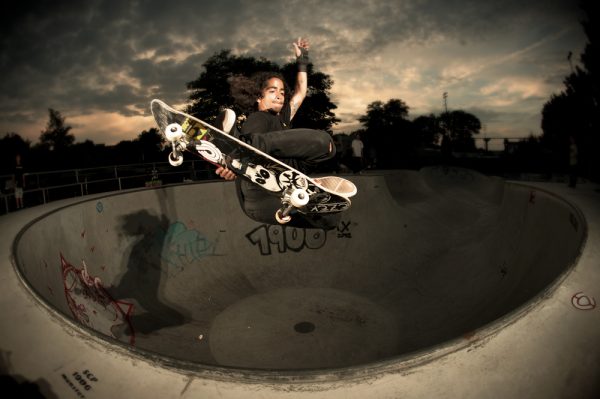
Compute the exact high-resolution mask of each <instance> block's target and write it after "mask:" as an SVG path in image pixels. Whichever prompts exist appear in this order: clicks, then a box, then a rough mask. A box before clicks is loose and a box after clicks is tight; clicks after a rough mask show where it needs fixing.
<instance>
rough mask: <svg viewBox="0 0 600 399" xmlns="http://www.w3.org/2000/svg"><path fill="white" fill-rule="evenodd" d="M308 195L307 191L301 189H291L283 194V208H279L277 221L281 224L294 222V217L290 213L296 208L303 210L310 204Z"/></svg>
mask: <svg viewBox="0 0 600 399" xmlns="http://www.w3.org/2000/svg"><path fill="white" fill-rule="evenodd" d="M308 200H309V198H308V193H307V192H306V190H302V189H300V188H290V189H287V190H285V191H284V192H283V196H282V197H281V203H282V204H283V207H281V208H279V209H278V210H277V212H275V219H276V220H277V222H279V223H280V224H285V223H288V222H289V221H290V220H292V216H291V215H290V213H291V212H292V211H293V210H294V209H295V208H301V207H303V206H304V205H306V204H308Z"/></svg>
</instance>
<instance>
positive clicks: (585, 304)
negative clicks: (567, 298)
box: [571, 292, 596, 310]
mask: <svg viewBox="0 0 600 399" xmlns="http://www.w3.org/2000/svg"><path fill="white" fill-rule="evenodd" d="M571 304H572V305H573V306H574V307H575V308H576V309H579V310H592V309H595V308H596V300H595V299H594V298H592V297H589V296H587V295H584V294H583V292H578V293H577V294H575V295H573V296H572V297H571Z"/></svg>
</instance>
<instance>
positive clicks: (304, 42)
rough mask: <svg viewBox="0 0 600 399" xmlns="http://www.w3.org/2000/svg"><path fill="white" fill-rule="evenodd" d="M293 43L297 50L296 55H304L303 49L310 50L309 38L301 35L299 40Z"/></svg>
mask: <svg viewBox="0 0 600 399" xmlns="http://www.w3.org/2000/svg"><path fill="white" fill-rule="evenodd" d="M292 44H293V45H294V50H295V51H296V57H300V56H301V55H302V50H301V49H304V50H306V51H308V49H309V47H310V45H309V44H308V39H303V38H301V37H299V38H298V40H297V41H295V42H294V43H292Z"/></svg>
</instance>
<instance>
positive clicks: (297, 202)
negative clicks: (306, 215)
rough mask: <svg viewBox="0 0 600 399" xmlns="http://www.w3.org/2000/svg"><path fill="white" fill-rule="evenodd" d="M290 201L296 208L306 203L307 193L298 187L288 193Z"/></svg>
mask: <svg viewBox="0 0 600 399" xmlns="http://www.w3.org/2000/svg"><path fill="white" fill-rule="evenodd" d="M290 203H291V204H292V205H293V206H295V207H296V208H300V207H302V206H304V205H306V204H308V193H307V192H306V191H305V190H302V189H299V188H298V189H296V190H294V191H292V194H291V195H290Z"/></svg>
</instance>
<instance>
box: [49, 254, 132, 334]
mask: <svg viewBox="0 0 600 399" xmlns="http://www.w3.org/2000/svg"><path fill="white" fill-rule="evenodd" d="M60 262H61V267H62V275H63V285H64V290H65V297H66V300H67V304H68V305H69V309H70V310H71V313H72V314H73V317H75V319H76V320H77V321H79V322H80V323H81V324H83V325H85V326H86V327H89V328H92V329H93V330H95V331H98V332H100V333H103V334H105V335H108V336H111V337H113V338H118V337H117V336H116V335H115V334H114V333H113V331H116V330H124V331H125V333H126V334H127V335H129V343H130V344H131V345H133V344H134V343H135V334H134V331H133V326H132V325H131V320H130V315H131V313H132V311H133V304H132V303H129V302H124V301H116V300H114V299H113V298H112V297H111V296H110V294H109V293H108V292H107V291H106V289H105V288H104V287H103V285H102V281H101V280H100V278H98V277H92V276H90V274H89V273H88V271H87V265H86V264H85V262H84V261H83V260H82V261H81V263H82V264H83V267H82V268H81V269H77V268H75V267H74V266H72V265H71V264H70V263H69V262H68V261H67V260H66V259H65V258H64V257H63V255H62V254H60Z"/></svg>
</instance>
